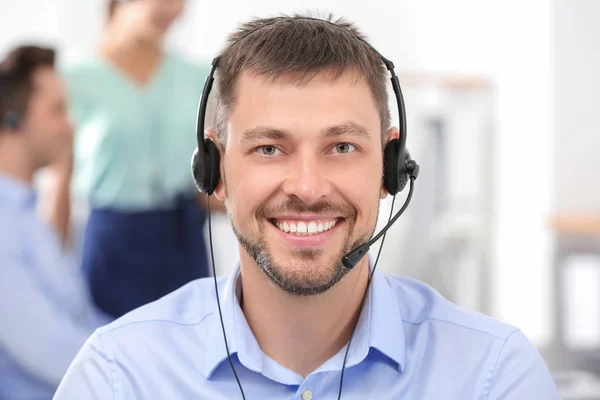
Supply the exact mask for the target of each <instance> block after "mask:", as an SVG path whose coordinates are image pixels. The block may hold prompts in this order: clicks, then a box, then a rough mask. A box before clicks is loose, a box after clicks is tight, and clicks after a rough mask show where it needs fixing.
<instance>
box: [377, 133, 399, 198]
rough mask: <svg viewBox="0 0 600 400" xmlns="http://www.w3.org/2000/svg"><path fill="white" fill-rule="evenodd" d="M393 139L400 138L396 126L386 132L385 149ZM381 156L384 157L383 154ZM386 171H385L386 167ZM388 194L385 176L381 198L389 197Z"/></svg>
mask: <svg viewBox="0 0 600 400" xmlns="http://www.w3.org/2000/svg"><path fill="white" fill-rule="evenodd" d="M393 139H400V131H399V130H398V128H397V127H395V126H393V127H391V128H390V129H388V131H387V133H386V134H385V140H384V142H383V143H384V145H383V148H384V149H385V147H386V146H387V145H388V143H389V142H390V141H391V140H393ZM381 156H382V157H383V154H382V155H381ZM382 161H384V160H383V159H382ZM384 171H385V169H384ZM388 194H389V193H388V191H387V189H386V188H385V185H384V184H383V177H382V179H381V190H380V193H379V198H380V199H382V200H383V199H385V198H386V197H387V195H388Z"/></svg>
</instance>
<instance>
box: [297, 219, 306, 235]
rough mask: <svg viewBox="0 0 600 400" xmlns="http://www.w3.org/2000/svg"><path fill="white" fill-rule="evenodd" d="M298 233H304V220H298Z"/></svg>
mask: <svg viewBox="0 0 600 400" xmlns="http://www.w3.org/2000/svg"><path fill="white" fill-rule="evenodd" d="M298 233H306V224H305V223H304V222H298Z"/></svg>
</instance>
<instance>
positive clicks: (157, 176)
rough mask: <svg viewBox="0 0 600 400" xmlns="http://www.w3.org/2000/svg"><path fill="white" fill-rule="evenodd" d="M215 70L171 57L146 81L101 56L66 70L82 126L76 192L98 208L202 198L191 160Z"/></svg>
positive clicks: (144, 207)
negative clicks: (180, 197) (137, 79)
mask: <svg viewBox="0 0 600 400" xmlns="http://www.w3.org/2000/svg"><path fill="white" fill-rule="evenodd" d="M207 75H208V70H207V69H206V68H204V67H199V66H196V65H194V64H192V63H190V62H188V61H186V60H185V59H184V58H183V57H180V56H177V55H175V54H166V55H165V56H164V57H163V59H162V61H161V64H160V66H159V67H158V69H157V71H156V72H155V74H154V75H153V76H152V79H151V80H150V81H149V82H148V83H147V84H146V85H145V86H143V87H142V86H139V85H138V84H137V83H135V82H133V81H132V80H131V79H129V77H127V76H126V75H125V74H124V73H122V72H121V71H120V70H119V69H117V68H116V67H115V66H113V65H112V64H111V63H110V62H109V61H106V60H104V59H102V58H99V57H91V58H88V59H85V60H82V61H80V62H78V63H76V64H75V65H72V66H69V67H67V68H65V70H64V78H65V82H66V85H67V88H68V94H69V101H70V104H71V111H72V112H71V114H72V118H73V122H74V124H75V126H76V135H75V143H74V153H75V168H74V173H73V191H74V194H75V195H76V196H77V197H78V198H82V199H84V200H86V201H88V202H89V203H90V205H91V206H92V207H100V208H107V207H108V208H113V209H118V210H122V211H147V210H153V209H165V208H169V207H171V206H172V205H173V203H174V201H175V198H176V197H177V195H184V196H185V195H188V196H196V195H197V189H196V188H195V186H194V183H193V180H191V179H190V159H191V156H192V150H190V149H194V148H195V147H196V115H197V106H196V105H197V104H198V101H199V99H200V95H201V93H202V89H203V86H204V80H205V78H206V76H207Z"/></svg>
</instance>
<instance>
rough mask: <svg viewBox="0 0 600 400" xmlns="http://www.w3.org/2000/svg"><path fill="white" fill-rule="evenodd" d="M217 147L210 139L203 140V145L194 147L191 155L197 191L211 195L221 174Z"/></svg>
mask: <svg viewBox="0 0 600 400" xmlns="http://www.w3.org/2000/svg"><path fill="white" fill-rule="evenodd" d="M219 160H220V155H219V149H217V146H216V145H215V144H214V143H213V141H212V140H210V139H205V140H204V147H203V148H201V149H198V148H196V150H194V154H193V155H192V176H193V177H194V182H195V183H196V187H197V188H198V190H199V191H201V192H204V193H206V194H207V195H209V196H210V195H211V194H212V193H213V192H214V191H215V189H216V188H217V185H218V184H219V178H220V176H221V171H220V170H219V167H220V165H219V164H220V163H219Z"/></svg>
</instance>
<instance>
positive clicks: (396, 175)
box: [192, 17, 419, 196]
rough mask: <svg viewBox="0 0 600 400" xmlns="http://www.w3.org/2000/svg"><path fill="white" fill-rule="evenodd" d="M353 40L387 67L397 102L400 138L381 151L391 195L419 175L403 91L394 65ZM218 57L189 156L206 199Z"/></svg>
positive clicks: (213, 182)
mask: <svg viewBox="0 0 600 400" xmlns="http://www.w3.org/2000/svg"><path fill="white" fill-rule="evenodd" d="M293 19H305V20H307V19H308V20H318V21H322V22H326V23H329V24H331V25H333V26H336V27H338V28H339V29H344V30H346V29H345V28H343V27H341V26H339V25H337V24H335V23H333V22H330V21H327V20H320V19H316V18H309V17H294V18H293ZM280 21H282V20H277V21H273V22H269V23H267V24H264V25H261V26H259V27H257V28H255V29H253V30H251V31H249V32H247V33H246V34H245V35H243V36H242V37H240V38H239V39H237V40H236V41H235V42H234V43H233V44H232V45H231V46H235V45H236V44H238V43H239V42H240V41H242V40H243V39H245V38H246V37H247V36H248V35H251V34H252V33H254V32H256V31H257V30H259V29H263V28H265V27H267V26H270V25H273V24H276V23H277V22H280ZM346 31H347V30H346ZM348 32H349V31H348ZM355 36H356V35H355ZM356 37H357V38H358V39H360V40H361V41H362V42H363V43H365V44H367V45H368V46H369V47H370V48H371V49H372V50H373V51H374V52H375V53H377V54H378V55H379V57H380V58H381V61H382V62H383V64H385V66H386V68H387V69H388V71H390V74H391V80H392V88H393V90H394V94H395V95H396V102H397V104H398V113H399V125H400V139H392V140H391V141H389V143H388V144H387V145H386V146H385V149H384V152H383V168H384V169H383V184H384V186H385V188H386V190H387V191H388V193H389V194H391V195H392V196H394V195H396V194H397V193H400V192H401V191H402V190H403V189H404V187H405V186H406V184H407V182H408V180H409V179H410V178H411V176H414V177H415V179H416V176H417V175H418V173H419V166H418V164H417V163H416V162H415V161H414V160H412V159H411V157H410V154H409V152H408V150H407V148H406V137H407V132H406V109H405V107H404V98H403V96H402V90H401V89H400V82H399V81H398V77H397V76H396V73H395V72H394V63H393V62H392V61H390V60H388V59H387V58H385V57H383V56H382V55H381V54H380V53H379V52H378V51H377V50H375V48H373V46H371V45H370V44H369V43H368V42H367V41H365V40H364V39H362V38H361V37H360V36H356ZM231 46H230V47H231ZM220 58H221V57H220V56H217V57H215V58H214V59H213V61H212V68H211V70H210V74H209V75H208V77H207V78H206V82H205V84H204V90H203V91H202V97H201V98H200V104H199V106H198V118H197V120H196V122H197V127H196V140H197V142H198V147H197V148H196V150H195V151H194V154H193V156H192V175H193V177H194V181H195V182H196V186H197V187H198V189H199V190H200V191H202V192H204V193H206V194H207V195H209V196H210V195H211V194H212V193H213V192H214V191H215V189H216V188H217V185H218V183H219V179H220V168H219V167H220V159H219V151H218V149H217V146H216V145H215V144H214V143H213V141H212V140H211V139H208V138H204V122H205V121H204V120H205V118H206V108H207V106H208V96H209V94H210V91H211V89H212V85H213V82H214V74H215V70H216V69H217V67H218V65H219V61H220Z"/></svg>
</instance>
